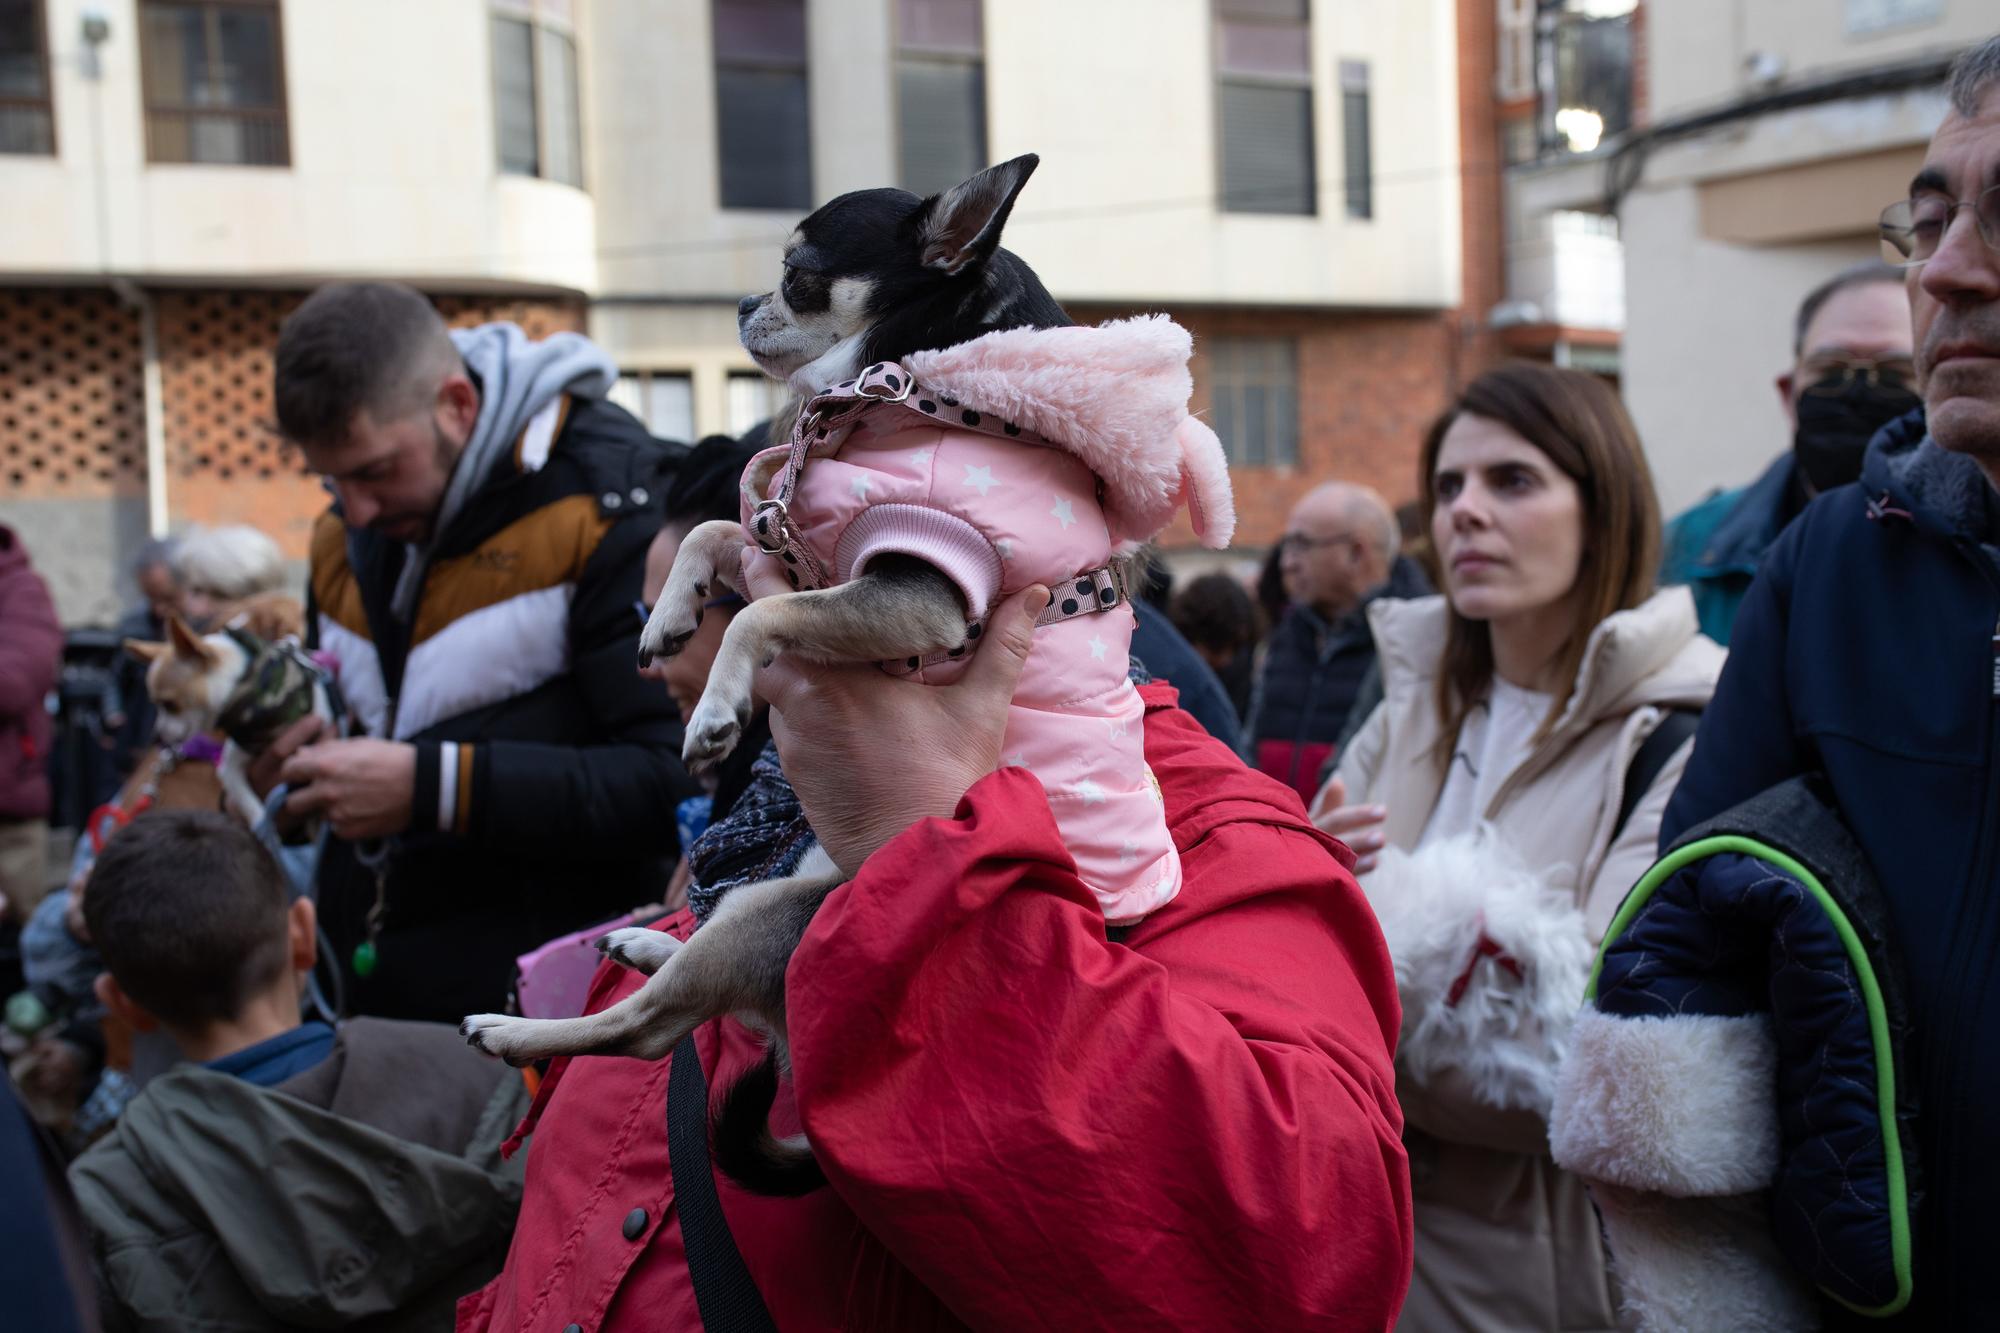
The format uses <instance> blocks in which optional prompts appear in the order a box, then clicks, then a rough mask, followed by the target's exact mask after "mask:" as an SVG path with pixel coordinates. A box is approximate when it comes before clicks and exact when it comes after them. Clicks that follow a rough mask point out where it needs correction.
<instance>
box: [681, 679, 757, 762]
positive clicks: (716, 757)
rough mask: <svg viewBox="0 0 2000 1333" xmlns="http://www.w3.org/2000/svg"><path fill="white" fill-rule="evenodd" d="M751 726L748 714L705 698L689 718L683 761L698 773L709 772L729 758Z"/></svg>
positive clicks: (711, 697) (682, 750)
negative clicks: (745, 731) (746, 728)
mask: <svg viewBox="0 0 2000 1333" xmlns="http://www.w3.org/2000/svg"><path fill="white" fill-rule="evenodd" d="M748 724H749V718H748V716H747V715H746V714H745V713H742V712H738V711H737V710H735V709H733V708H731V707H729V706H728V705H727V704H724V703H722V702H721V701H720V700H718V699H716V698H714V697H713V696H710V695H703V696H702V700H701V702H700V703H698V704H696V705H695V710H694V716H693V717H691V718H689V719H688V724H687V740H686V742H685V743H684V744H683V745H682V746H681V761H682V762H683V763H685V764H686V765H687V766H688V770H689V771H690V772H694V773H705V772H707V771H708V770H709V769H711V768H713V767H715V766H716V765H717V764H719V763H721V762H722V761H723V760H724V759H726V758H728V756H729V752H730V751H731V750H734V749H735V748H736V742H737V740H738V739H739V738H740V737H741V736H742V735H743V728H744V727H745V726H747V725H748Z"/></svg>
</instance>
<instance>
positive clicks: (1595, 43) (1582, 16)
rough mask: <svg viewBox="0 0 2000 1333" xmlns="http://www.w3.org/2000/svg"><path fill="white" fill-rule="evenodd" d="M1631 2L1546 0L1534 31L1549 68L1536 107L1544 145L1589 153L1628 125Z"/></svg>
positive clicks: (1553, 149)
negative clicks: (1546, 84)
mask: <svg viewBox="0 0 2000 1333" xmlns="http://www.w3.org/2000/svg"><path fill="white" fill-rule="evenodd" d="M1636 9H1637V4H1636V3H1635V0H1549V3H1548V4H1546V5H1544V7H1543V10H1544V13H1543V19H1542V26H1541V28H1540V30H1539V32H1538V34H1537V39H1536V40H1537V42H1538V47H1537V50H1538V51H1539V53H1540V55H1539V58H1540V59H1541V60H1542V61H1543V62H1545V64H1546V65H1547V67H1548V69H1549V70H1550V71H1552V86H1551V87H1549V88H1546V89H1544V90H1543V92H1544V94H1545V95H1544V96H1542V97H1541V98H1540V99H1539V104H1538V106H1537V111H1538V113H1539V117H1540V121H1541V138H1542V146H1543V148H1544V150H1545V151H1548V152H1551V153H1588V152H1591V151H1593V150H1594V149H1595V148H1596V147H1597V146H1598V145H1599V144H1600V143H1602V142H1603V141H1604V140H1606V139H1609V138H1613V137H1614V136H1616V135H1620V134H1623V133H1624V132H1625V131H1627V130H1629V129H1631V128H1632V57H1633V49H1632V40H1633V27H1632V19H1633V15H1634V13H1635V11H1636Z"/></svg>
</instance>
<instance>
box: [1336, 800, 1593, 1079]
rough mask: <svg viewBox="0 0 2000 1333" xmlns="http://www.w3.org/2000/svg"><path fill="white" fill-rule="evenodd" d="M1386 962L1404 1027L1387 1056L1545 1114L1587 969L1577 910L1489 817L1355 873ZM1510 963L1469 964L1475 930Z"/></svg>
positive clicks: (1419, 1072)
mask: <svg viewBox="0 0 2000 1333" xmlns="http://www.w3.org/2000/svg"><path fill="white" fill-rule="evenodd" d="M1362 887H1363V888H1364V889H1365V890H1366V891H1367V894H1368V901H1369V902H1370V903H1372V904H1373V905H1374V908H1375V915H1376V919H1377V920H1378V921H1380V923H1381V926H1382V935H1383V938H1384V939H1386V940H1387V941H1388V945H1389V956H1390V958H1392V959H1393V960H1394V961H1395V964H1396V986H1397V989H1398V990H1399V991H1401V992H1402V999H1403V1035H1402V1040H1401V1042H1400V1043H1399V1044H1398V1046H1397V1051H1396V1060H1397V1063H1398V1064H1399V1065H1401V1066H1402V1068H1403V1069H1404V1070H1405V1071H1406V1072H1407V1073H1409V1074H1410V1075H1412V1076H1413V1077H1415V1078H1416V1079H1417V1080H1418V1081H1419V1082H1422V1081H1425V1080H1427V1079H1428V1078H1429V1077H1430V1076H1432V1075H1434V1074H1437V1073H1439V1072H1441V1071H1443V1070H1447V1069H1449V1070H1453V1071H1455V1072H1456V1073H1457V1074H1459V1075H1460V1076H1462V1077H1463V1078H1464V1079H1465V1080H1466V1081H1467V1083H1468V1085H1469V1086H1470V1088H1471V1090H1472V1092H1473V1094H1474V1095H1475V1096H1477V1097H1478V1098H1479V1099H1480V1100H1481V1101H1482V1102H1485V1103H1487V1104H1488V1105H1491V1106H1495V1107H1500V1108H1503V1109H1509V1108H1512V1109H1522V1110H1532V1111H1535V1112H1538V1113H1540V1114H1542V1115H1547V1114H1548V1111H1549V1105H1550V1102H1551V1101H1552V1100H1553V1098H1554V1096H1555V1083H1556V1069H1557V1067H1558V1066H1559V1065H1560V1064H1561V1063H1562V1058H1563V1053H1564V1051H1565V1049H1566V1048H1567V1045H1568V1036H1569V1027H1570V1022H1571V1020H1572V1019H1573V1018H1574V1017H1575V1015H1576V1011H1577V1007H1578V1005H1579V1004H1581V1003H1582V999H1583V988H1584V985H1585V983H1586V982H1587V981H1588V980H1589V977H1590V961H1591V948H1590V941H1589V939H1588V937H1587V936H1586V935H1585V933H1584V924H1583V913H1582V912H1580V911H1578V910H1577V907H1576V903H1575V901H1574V899H1573V898H1572V897H1571V895H1570V894H1569V893H1568V892H1566V891H1564V890H1561V889H1557V888H1554V887H1552V886H1550V885H1549V884H1547V883H1545V882H1544V881H1543V879H1542V878H1541V876H1539V875H1537V874H1536V873H1535V872H1534V871H1532V870H1530V869H1529V868H1528V866H1527V864H1526V863H1525V862H1524V861H1522V859H1521V857H1520V854H1519V853H1517V852H1516V851H1514V850H1513V849H1512V848H1511V847H1509V846H1508V845H1507V844H1506V843H1505V842H1504V841H1503V840H1502V839H1501V837H1500V835H1499V833H1498V832H1496V831H1495V830H1494V828H1493V827H1492V825H1490V824H1488V825H1482V826H1481V827H1480V828H1479V829H1477V830H1476V831H1474V832H1472V833H1468V834H1463V835H1460V836H1457V837H1451V838H1442V839H1439V840H1438V841H1436V842H1433V843H1430V844H1427V845H1426V846H1424V847H1422V848H1420V849H1419V850H1417V851H1416V852H1403V851H1400V850H1398V849H1396V848H1390V849H1389V850H1388V851H1386V852H1384V853H1383V854H1382V862H1381V864H1380V865H1379V866H1378V867H1377V868H1376V869H1375V871H1374V873H1373V874H1371V875H1369V876H1368V877H1367V878H1366V879H1364V880H1363V881H1362ZM1482 933H1483V934H1484V935H1486V936H1487V937H1488V938H1490V939H1491V940H1492V941H1493V942H1494V943H1495V944H1497V945H1499V946H1500V948H1501V949H1503V950H1504V951H1505V952H1506V953H1507V954H1508V955H1509V956H1510V957H1512V958H1513V959H1514V960H1515V962H1517V963H1518V964H1519V965H1520V968H1521V971H1522V976H1521V977H1520V978H1519V979H1516V978H1515V977H1514V976H1513V975H1512V974H1510V973H1509V972H1508V971H1507V970H1506V969H1505V968H1503V967H1501V966H1500V965H1499V964H1498V963H1497V962H1496V961H1495V960H1493V959H1490V958H1487V959H1482V960H1480V961H1479V962H1477V963H1476V964H1474V966H1473V968H1472V972H1471V981H1470V984H1468V985H1467V987H1466V988H1465V991H1464V993H1463V994H1462V995H1461V996H1460V997H1459V1002H1458V1003H1457V1004H1456V1005H1450V1004H1447V1002H1446V1001H1447V998H1448V994H1449V992H1450V989H1451V986H1452V984H1453V983H1454V982H1455V981H1456V980H1457V979H1458V978H1459V976H1461V975H1462V974H1464V972H1465V970H1466V964H1467V963H1468V962H1469V961H1470V960H1471V959H1472V958H1473V957H1474V951H1475V949H1476V948H1477V946H1478V943H1479V938H1480V936H1481V934H1482Z"/></svg>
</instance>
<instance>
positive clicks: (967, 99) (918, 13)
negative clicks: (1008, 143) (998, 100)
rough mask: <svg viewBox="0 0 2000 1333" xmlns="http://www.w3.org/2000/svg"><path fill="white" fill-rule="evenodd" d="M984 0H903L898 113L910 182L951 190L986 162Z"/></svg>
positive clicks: (921, 188) (929, 189)
mask: <svg viewBox="0 0 2000 1333" xmlns="http://www.w3.org/2000/svg"><path fill="white" fill-rule="evenodd" d="M982 8H983V6H982V4H981V0H898V4H897V9H896V14H897V18H898V20H899V21H898V23H897V26H896V38H897V47H896V114H897V122H898V123H897V133H898V143H899V144H900V146H901V153H902V161H901V163H900V166H901V175H902V181H903V188H904V189H906V190H912V191H914V192H916V193H917V194H936V193H938V192H939V191H941V190H948V189H950V188H951V187H952V186H954V185H956V184H958V183H959V182H960V181H962V180H965V179H966V178H967V177H969V176H971V175H972V174H973V173H975V172H977V171H978V170H979V169H980V168H982V167H984V166H985V165H986V61H985V59H984V55H983V53H984V51H985V41H984V35H983V34H984V25H983V22H982V20H983V18H984V15H983V13H982Z"/></svg>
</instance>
